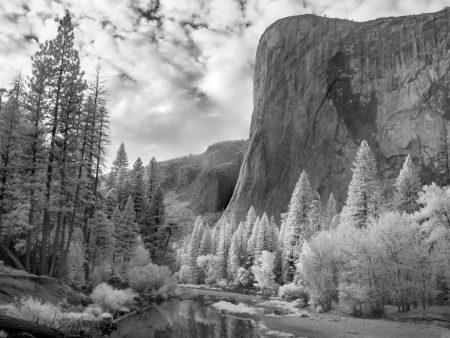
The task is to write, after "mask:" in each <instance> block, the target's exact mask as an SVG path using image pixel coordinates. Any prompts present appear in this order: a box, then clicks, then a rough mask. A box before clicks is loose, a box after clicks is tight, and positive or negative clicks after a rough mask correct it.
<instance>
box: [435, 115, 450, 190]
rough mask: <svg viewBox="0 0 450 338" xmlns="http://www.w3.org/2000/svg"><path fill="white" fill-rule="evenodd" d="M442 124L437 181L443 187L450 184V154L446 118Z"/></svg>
mask: <svg viewBox="0 0 450 338" xmlns="http://www.w3.org/2000/svg"><path fill="white" fill-rule="evenodd" d="M441 126H442V127H441V132H440V136H439V146H438V151H437V172H438V178H437V181H438V184H439V185H440V186H441V187H445V186H448V185H450V154H449V141H448V131H447V126H446V122H445V120H442V123H441Z"/></svg>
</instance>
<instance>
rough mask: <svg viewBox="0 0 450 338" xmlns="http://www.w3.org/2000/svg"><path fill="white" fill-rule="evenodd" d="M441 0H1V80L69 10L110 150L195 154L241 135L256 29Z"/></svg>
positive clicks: (436, 5) (22, 65)
mask: <svg viewBox="0 0 450 338" xmlns="http://www.w3.org/2000/svg"><path fill="white" fill-rule="evenodd" d="M449 1H450V0H428V1H427V0H397V1H395V0H340V1H335V0H56V1H50V0H28V1H25V0H2V1H1V2H0V87H3V86H6V85H7V84H8V83H9V82H11V80H12V78H13V76H14V74H15V73H16V72H17V71H19V70H21V71H22V72H24V73H28V72H29V69H30V65H31V61H30V56H31V55H33V53H34V52H35V51H36V50H37V48H38V43H39V42H43V41H44V40H46V39H49V38H52V37H53V36H54V35H55V34H56V28H57V22H56V21H55V18H57V17H61V16H62V15H63V14H64V12H65V10H66V9H68V10H70V11H71V13H72V14H73V17H74V18H73V22H74V24H75V25H76V27H75V34H76V42H77V44H78V46H79V49H80V50H81V57H82V63H83V68H84V70H85V71H86V72H88V73H89V72H90V71H91V70H92V69H93V67H94V65H95V63H96V60H97V59H98V58H101V59H102V60H103V66H104V76H105V79H106V81H107V85H108V87H109V92H110V95H109V104H108V106H109V108H110V111H111V120H112V133H111V137H112V145H111V147H110V155H111V156H113V155H114V153H115V151H116V149H117V147H118V145H119V144H120V142H121V141H124V142H125V144H126V147H127V151H128V153H129V157H130V160H131V161H134V160H135V159H136V157H137V156H139V155H140V156H141V157H142V159H143V160H144V161H145V162H147V161H148V160H149V159H150V157H151V156H155V157H156V158H157V159H158V160H162V159H168V158H172V157H176V156H181V155H186V154H189V153H199V152H202V151H204V150H205V149H206V147H207V146H208V145H210V144H212V143H214V142H216V141H220V140H231V139H242V138H247V136H248V130H249V126H250V119H251V113H252V75H253V63H254V56H255V52H256V47H257V44H258V40H259V37H260V35H261V34H262V33H263V32H264V30H265V28H266V27H267V26H268V25H270V24H271V23H272V22H274V21H275V20H277V19H279V18H282V17H285V16H290V15H297V14H303V13H316V14H319V15H327V16H329V17H340V18H348V19H353V20H357V21H363V20H367V19H373V18H376V17H380V16H396V15H405V14H419V13H423V12H434V11H438V10H441V9H443V8H444V7H445V6H446V5H449V4H450V2H449Z"/></svg>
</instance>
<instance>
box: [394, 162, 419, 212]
mask: <svg viewBox="0 0 450 338" xmlns="http://www.w3.org/2000/svg"><path fill="white" fill-rule="evenodd" d="M420 189H421V184H420V177H419V173H418V171H417V169H416V166H415V165H414V163H413V162H412V159H411V156H410V155H408V156H407V157H406V160H405V163H403V167H402V169H401V170H400V173H399V174H398V177H397V180H396V181H395V195H394V203H395V207H396V209H397V210H399V211H404V212H406V213H408V214H412V213H413V212H415V211H417V210H418V207H419V206H418V204H417V198H418V197H419V191H420Z"/></svg>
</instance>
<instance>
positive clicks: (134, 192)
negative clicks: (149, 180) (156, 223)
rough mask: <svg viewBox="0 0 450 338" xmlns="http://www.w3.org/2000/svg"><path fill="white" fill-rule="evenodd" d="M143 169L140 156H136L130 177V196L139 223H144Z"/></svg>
mask: <svg viewBox="0 0 450 338" xmlns="http://www.w3.org/2000/svg"><path fill="white" fill-rule="evenodd" d="M144 174H145V169H144V166H143V165H142V161H141V158H140V157H138V159H137V160H136V162H135V163H134V165H133V170H132V179H131V196H132V197H133V201H134V211H135V212H136V220H137V222H138V223H139V224H143V223H144V219H143V218H144V211H145V198H146V196H145V182H144Z"/></svg>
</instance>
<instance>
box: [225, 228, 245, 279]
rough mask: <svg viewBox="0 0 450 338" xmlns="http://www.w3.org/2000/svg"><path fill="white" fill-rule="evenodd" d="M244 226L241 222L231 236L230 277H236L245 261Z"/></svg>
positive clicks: (228, 266)
mask: <svg viewBox="0 0 450 338" xmlns="http://www.w3.org/2000/svg"><path fill="white" fill-rule="evenodd" d="M243 231H244V228H243V223H241V224H240V225H239V226H238V228H237V230H236V231H235V232H234V234H233V236H232V238H231V245H230V250H229V253H228V265H227V268H228V271H227V273H228V278H229V279H230V280H233V281H234V280H235V279H236V277H237V276H236V273H237V270H238V269H239V268H240V267H241V266H242V265H243V264H244V263H245V253H244V250H245V246H244V234H243Z"/></svg>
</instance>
